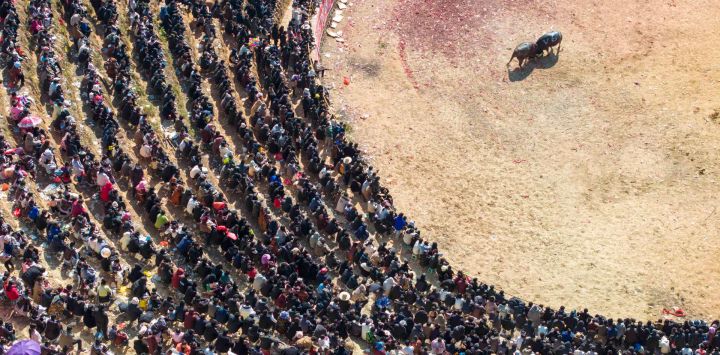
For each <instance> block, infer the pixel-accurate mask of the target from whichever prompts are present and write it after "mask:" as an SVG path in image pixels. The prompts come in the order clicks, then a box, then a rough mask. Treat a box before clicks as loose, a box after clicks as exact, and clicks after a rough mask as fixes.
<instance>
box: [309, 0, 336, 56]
mask: <svg viewBox="0 0 720 355" xmlns="http://www.w3.org/2000/svg"><path fill="white" fill-rule="evenodd" d="M334 5H335V0H322V1H321V2H320V5H319V6H318V7H317V12H316V13H315V23H314V26H313V35H314V36H315V50H314V51H313V55H314V57H315V58H314V59H315V60H319V59H320V44H321V43H322V39H323V36H324V34H325V25H326V24H327V21H328V18H329V17H330V13H331V12H332V9H333V6H334Z"/></svg>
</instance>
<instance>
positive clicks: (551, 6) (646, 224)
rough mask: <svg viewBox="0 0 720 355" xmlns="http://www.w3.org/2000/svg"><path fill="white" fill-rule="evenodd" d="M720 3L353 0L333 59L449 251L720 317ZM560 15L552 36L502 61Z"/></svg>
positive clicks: (367, 144) (374, 142)
mask: <svg viewBox="0 0 720 355" xmlns="http://www.w3.org/2000/svg"><path fill="white" fill-rule="evenodd" d="M719 14H720V3H718V2H713V1H693V2H679V1H678V2H676V1H660V0H647V1H640V2H637V1H618V0H610V1H602V2H600V1H593V2H589V1H581V2H576V1H568V0H557V1H545V0H542V1H529V0H523V1H486V0H480V1H465V0H461V1H444V0H443V1H431V0H376V1H367V0H356V1H354V2H352V3H351V6H350V7H349V9H347V10H345V12H344V14H343V15H344V16H345V20H344V23H342V24H341V25H340V26H339V27H338V29H339V30H342V31H343V36H344V39H345V42H344V43H337V42H335V41H334V40H333V39H332V38H327V39H326V42H325V45H324V46H323V54H322V60H323V62H324V65H325V66H326V67H329V68H330V69H331V70H330V71H328V73H327V75H326V83H327V84H328V85H331V86H334V88H335V90H333V91H332V97H331V100H332V101H333V103H334V105H335V108H336V110H337V111H338V112H339V113H340V114H344V115H345V116H346V117H347V118H348V120H350V121H351V122H352V127H353V129H352V136H353V139H354V140H355V141H358V142H359V143H361V146H362V147H363V148H364V149H365V150H366V151H367V153H368V154H369V155H370V156H372V157H373V163H374V165H375V166H376V167H377V168H379V170H380V175H381V176H382V177H383V179H384V180H385V183H386V184H387V185H388V186H389V187H390V189H391V193H392V194H393V196H394V198H395V201H396V205H397V206H398V207H399V209H400V210H401V211H405V212H407V214H408V215H409V216H410V217H411V218H412V219H414V220H415V221H416V223H417V224H418V225H419V226H420V227H421V229H422V230H423V236H424V237H427V238H430V239H432V240H434V241H438V242H439V243H440V245H441V249H442V250H444V252H445V256H446V257H447V258H448V259H449V260H450V261H451V263H452V264H453V265H456V266H458V267H459V268H461V269H463V270H467V271H470V272H471V273H472V275H473V276H477V277H479V278H480V279H481V280H483V281H485V282H489V283H492V284H495V285H496V286H497V287H499V288H501V289H503V290H506V292H508V293H509V294H511V295H517V296H520V297H522V298H524V299H526V300H530V301H536V302H540V303H543V304H545V305H549V306H553V307H558V306H560V305H565V306H566V307H570V308H585V307H587V308H589V309H590V311H591V312H593V313H602V314H605V315H607V316H612V317H636V318H642V319H657V318H659V317H660V316H661V310H662V309H663V308H670V307H673V306H677V307H681V308H683V309H684V310H685V311H686V312H687V313H688V315H689V316H690V317H699V318H706V319H713V317H718V316H720V313H718V309H720V299H718V298H717V296H716V295H717V294H718V292H720V283H718V282H716V280H718V279H719V278H720V270H718V268H717V267H715V265H716V262H717V259H718V256H719V255H720V252H718V248H717V246H718V242H719V241H720V237H719V236H718V232H720V222H718V218H719V217H720V211H718V207H720V202H718V200H717V197H718V196H720V186H719V184H718V174H719V173H720V164H719V163H718V148H719V147H720V120H718V118H717V116H718V115H717V113H716V112H717V111H716V110H717V109H719V108H720V102H718V99H717V92H718V89H719V88H720V65H718V64H717V61H716V60H715V58H717V57H718V55H719V54H720V47H718V46H717V45H716V43H717V40H718V39H719V38H720V16H718V15H719ZM550 30H560V31H562V33H563V36H564V40H563V43H562V51H561V52H560V53H559V54H558V55H549V56H546V57H544V58H542V59H540V60H539V61H537V62H536V63H530V64H528V65H527V66H525V68H523V69H516V68H517V61H513V62H512V63H511V65H510V69H506V63H507V60H508V59H509V58H510V55H511V53H512V48H514V47H515V46H516V45H517V44H518V43H520V42H523V41H535V40H536V38H537V37H538V36H539V35H541V34H542V33H543V32H546V31H550ZM343 77H349V78H351V82H350V85H348V86H344V85H343Z"/></svg>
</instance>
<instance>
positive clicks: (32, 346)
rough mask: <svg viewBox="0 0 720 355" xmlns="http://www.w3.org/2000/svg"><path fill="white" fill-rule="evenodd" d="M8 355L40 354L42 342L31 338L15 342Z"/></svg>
mask: <svg viewBox="0 0 720 355" xmlns="http://www.w3.org/2000/svg"><path fill="white" fill-rule="evenodd" d="M7 355H40V344H38V342H36V341H35V340H31V339H26V340H22V341H19V342H17V343H15V344H14V345H13V346H12V347H11V348H10V350H8V352H7Z"/></svg>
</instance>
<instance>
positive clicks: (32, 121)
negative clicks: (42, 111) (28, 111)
mask: <svg viewBox="0 0 720 355" xmlns="http://www.w3.org/2000/svg"><path fill="white" fill-rule="evenodd" d="M41 122H42V118H40V117H38V116H28V117H25V118H23V119H22V120H20V122H18V127H20V128H32V127H35V126H37V125H39V124H40V123H41Z"/></svg>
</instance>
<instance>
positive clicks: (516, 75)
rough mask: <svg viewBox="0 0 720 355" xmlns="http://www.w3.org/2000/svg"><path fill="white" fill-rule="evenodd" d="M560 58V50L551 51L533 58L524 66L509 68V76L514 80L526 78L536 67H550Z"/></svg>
mask: <svg viewBox="0 0 720 355" xmlns="http://www.w3.org/2000/svg"><path fill="white" fill-rule="evenodd" d="M559 60H560V53H559V52H550V53H549V54H548V55H545V56H542V57H538V58H537V59H535V60H533V59H531V60H530V61H529V62H528V63H527V64H525V65H524V66H523V67H522V68H519V67H515V68H508V78H510V81H512V82H515V81H522V80H525V78H527V77H528V76H530V74H531V73H532V72H533V71H534V70H535V69H550V68H552V67H554V66H555V64H557V62H558V61H559Z"/></svg>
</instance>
